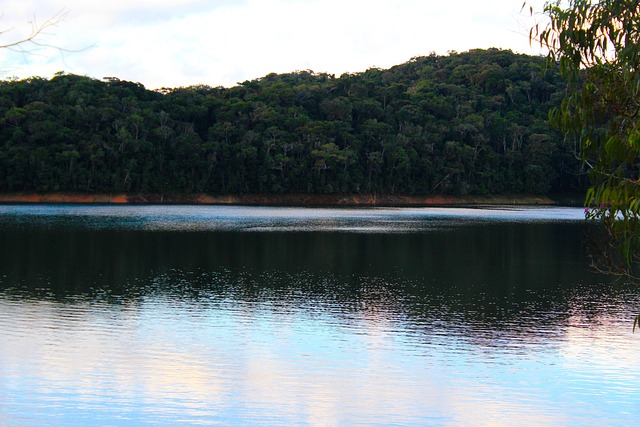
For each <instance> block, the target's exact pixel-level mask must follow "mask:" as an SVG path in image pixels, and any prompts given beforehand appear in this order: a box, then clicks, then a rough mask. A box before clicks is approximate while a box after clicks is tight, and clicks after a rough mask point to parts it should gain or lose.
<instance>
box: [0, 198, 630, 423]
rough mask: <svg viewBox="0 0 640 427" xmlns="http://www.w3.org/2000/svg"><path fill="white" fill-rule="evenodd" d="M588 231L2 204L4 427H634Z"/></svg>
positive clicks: (507, 216)
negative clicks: (219, 426)
mask: <svg viewBox="0 0 640 427" xmlns="http://www.w3.org/2000/svg"><path fill="white" fill-rule="evenodd" d="M582 217H583V214H582V212H581V211H580V210H575V209H558V208H553V209H551V208H538V209H291V208H249V207H204V206H198V207H196V206H124V207H118V206H64V205H61V206H0V425H2V426H3V425H9V426H13V425H28V426H32V425H78V426H80V425H88V424H92V425H178V424H180V425H214V424H222V425H339V426H343V425H487V426H488V425H527V426H531V425H572V426H574V425H593V426H595V425H634V424H635V423H636V422H637V419H639V418H640V361H639V359H638V354H640V338H639V337H640V335H638V334H637V333H636V334H635V335H634V334H633V333H632V325H633V317H634V315H635V314H636V313H637V311H638V309H639V307H640V298H638V292H637V291H638V290H637V289H636V288H632V287H630V286H625V285H623V284H620V283H611V280H610V279H609V278H607V277H604V276H600V275H597V274H595V273H593V272H591V271H590V270H589V269H588V259H587V256H586V253H585V250H584V245H583V241H584V239H585V233H586V231H587V226H586V225H585V224H584V223H583V222H582Z"/></svg>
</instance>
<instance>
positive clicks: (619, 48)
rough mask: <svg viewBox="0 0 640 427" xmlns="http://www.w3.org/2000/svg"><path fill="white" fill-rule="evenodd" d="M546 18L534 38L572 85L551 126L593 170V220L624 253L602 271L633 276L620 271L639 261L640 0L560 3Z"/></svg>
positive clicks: (590, 205)
mask: <svg viewBox="0 0 640 427" xmlns="http://www.w3.org/2000/svg"><path fill="white" fill-rule="evenodd" d="M544 14H545V15H546V16H547V17H548V23H547V24H546V25H544V26H543V27H542V28H541V27H540V25H536V26H535V27H533V28H532V30H531V34H530V36H531V38H533V39H538V40H539V41H540V43H541V44H542V45H543V46H546V47H547V48H548V49H549V55H548V59H549V60H550V61H549V62H550V63H553V64H558V65H559V68H560V73H561V75H562V76H563V77H564V78H565V79H566V81H567V82H568V92H567V94H566V96H565V97H564V100H563V101H562V104H561V105H560V107H558V108H557V109H555V110H553V111H552V113H551V119H552V123H554V124H556V125H557V126H559V127H560V128H561V130H562V131H563V133H564V134H565V136H566V137H567V138H569V139H572V140H574V141H576V142H577V144H578V145H579V147H580V151H581V154H582V158H583V161H584V162H585V164H586V165H588V166H589V167H590V168H591V179H592V185H591V187H590V188H589V190H588V191H587V195H586V205H587V207H588V209H587V217H588V218H590V219H595V220H599V221H601V222H603V223H604V224H605V226H606V229H607V231H608V232H609V233H610V235H611V236H612V237H613V239H612V240H610V241H609V243H608V244H611V245H613V246H612V248H614V249H615V250H614V251H613V252H615V253H617V254H618V255H619V257H618V258H616V257H610V256H608V257H605V258H603V259H604V260H606V262H605V265H604V267H606V268H609V269H610V270H611V271H612V272H616V271H618V272H623V273H625V274H629V272H630V270H629V269H623V270H621V269H620V267H621V266H627V267H630V268H633V265H634V264H635V265H637V264H638V262H639V261H640V254H639V253H638V249H640V227H639V221H638V220H639V219H640V169H639V166H640V165H639V164H638V161H639V160H640V159H639V156H640V116H639V115H638V114H639V112H640V1H638V0H599V1H594V0H569V1H560V0H554V1H548V2H547V3H546V4H545V7H544ZM604 252H606V253H609V254H611V253H612V252H611V251H604ZM616 259H618V260H620V261H622V263H620V262H616V261H615V260H616Z"/></svg>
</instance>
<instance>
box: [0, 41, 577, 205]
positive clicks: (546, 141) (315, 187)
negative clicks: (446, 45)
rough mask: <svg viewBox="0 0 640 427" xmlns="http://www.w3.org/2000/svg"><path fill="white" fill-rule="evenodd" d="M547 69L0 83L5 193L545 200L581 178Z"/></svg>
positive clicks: (495, 62) (557, 83)
mask: <svg viewBox="0 0 640 427" xmlns="http://www.w3.org/2000/svg"><path fill="white" fill-rule="evenodd" d="M543 61H544V59H543V58H539V57H532V56H527V55H519V54H514V53H512V52H511V51H505V50H498V49H489V50H472V51H469V52H465V53H455V52H452V53H450V54H449V55H447V56H438V55H435V54H432V55H429V56H426V57H418V58H413V59H411V60H410V61H409V62H406V63H404V64H401V65H398V66H395V67H392V68H390V69H388V70H382V69H375V68H374V69H369V70H367V71H364V72H360V73H347V74H343V75H342V76H340V77H335V76H333V75H328V74H325V73H314V72H312V71H298V72H293V73H288V74H269V75H267V76H265V77H262V78H259V79H256V80H252V81H246V82H243V83H239V84H238V85H237V86H234V87H230V88H223V87H209V86H191V87H184V88H173V89H161V90H155V91H152V90H147V89H145V87H144V86H143V85H142V84H139V83H132V82H128V81H122V80H119V79H117V78H113V77H105V78H104V79H102V80H97V79H93V78H89V77H84V76H78V75H68V74H64V73H58V74H57V75H56V76H54V77H53V78H51V79H44V78H35V77H34V78H29V79H25V80H13V81H11V80H6V81H2V82H0V191H2V192H17V191H20V192H23V191H26V192H31V191H33V192H54V191H76V192H89V193H93V192H96V193H98V192H127V193H158V194H159V193H211V194H244V193H298V192H305V193H377V194H460V195H464V194H479V195H485V194H492V195H495V194H506V193H531V194H548V193H562V192H574V191H581V190H583V189H584V188H585V185H586V182H585V178H584V176H583V174H581V171H580V167H581V163H580V161H579V160H578V159H576V158H575V155H574V152H573V151H574V147H573V146H572V145H570V144H567V143H566V142H564V141H563V139H562V137H561V135H560V134H559V133H558V132H556V131H555V130H553V129H552V128H551V127H550V126H549V124H548V111H549V110H550V109H551V108H552V107H554V106H556V105H558V104H559V103H560V101H561V99H562V97H563V90H564V83H563V81H562V80H561V79H560V77H559V75H558V73H557V72H555V71H554V70H547V71H546V72H545V73H543V72H542V71H541V65H542V62H543Z"/></svg>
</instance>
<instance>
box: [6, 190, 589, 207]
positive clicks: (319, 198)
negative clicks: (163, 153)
mask: <svg viewBox="0 0 640 427" xmlns="http://www.w3.org/2000/svg"><path fill="white" fill-rule="evenodd" d="M0 203H78V204H81V203H82V204H84V203H88V204H91V203H96V204H127V203H131V204H162V203H164V204H221V205H231V204H233V205H256V206H269V205H271V206H452V205H453V206H455V205H458V206H460V205H546V206H549V205H564V206H567V205H574V206H577V205H581V203H582V199H581V196H566V195H563V196H558V197H553V198H551V197H545V196H527V195H514V196H444V195H431V196H429V195H427V196H400V195H362V194H356V195H340V194H245V195H226V196H213V195H207V194H185V195H160V194H85V193H10V194H0Z"/></svg>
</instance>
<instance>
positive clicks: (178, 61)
mask: <svg viewBox="0 0 640 427" xmlns="http://www.w3.org/2000/svg"><path fill="white" fill-rule="evenodd" d="M535 3H537V4H538V5H540V4H541V3H542V1H541V0H538V1H537V2H534V4H535ZM521 6H522V2H521V0H497V1H493V2H491V5H490V6H489V5H488V4H487V3H486V2H478V1H476V0H460V1H458V2H455V3H449V2H442V1H435V0H395V1H393V0H384V1H383V0H366V1H365V0H351V1H349V0H322V1H320V0H247V1H231V0H224V1H207V0H185V1H181V2H177V1H175V0H153V1H152V0H141V1H135V2H131V1H124V0H111V1H107V0H93V1H90V2H87V1H79V0H69V1H66V2H65V1H58V2H55V1H54V2H51V1H45V0H25V1H23V2H21V5H20V7H19V8H12V9H11V16H9V14H8V12H6V11H5V14H4V17H3V20H2V21H0V22H2V23H4V24H7V25H5V26H4V27H3V28H7V27H8V26H9V27H13V26H15V27H16V29H15V30H14V31H15V33H14V34H20V33H18V30H19V29H23V30H24V29H25V28H28V26H27V24H26V22H27V21H28V20H29V19H31V17H32V16H34V15H36V16H37V17H38V18H39V19H40V20H42V19H44V18H46V17H49V16H53V15H54V14H55V13H56V12H58V11H60V10H63V9H64V10H66V11H68V15H67V17H66V19H65V21H64V22H62V23H61V24H60V25H58V26H57V27H56V28H55V29H53V30H51V31H49V33H50V34H47V35H46V37H45V38H44V39H45V41H46V43H51V44H55V45H56V46H60V47H64V48H66V49H69V50H75V52H62V53H61V52H57V51H55V50H37V51H36V53H37V54H36V55H16V54H15V53H12V52H6V51H2V52H0V61H2V64H4V68H3V69H2V71H3V72H4V73H5V75H12V74H15V75H18V76H21V77H22V76H28V75H42V76H49V75H51V74H52V73H54V72H56V71H59V70H65V71H67V72H72V73H77V74H86V75H90V76H92V77H98V78H100V77H103V76H117V77H119V78H122V79H126V80H133V81H139V82H141V83H144V84H145V85H146V86H147V87H150V88H156V87H161V86H169V87H175V86H182V85H189V84H200V83H202V84H209V85H214V86H215V85H224V86H231V85H234V84H236V83H237V82H239V81H244V80H247V79H254V78H258V77H262V76H264V75H265V74H268V73H270V72H276V73H282V72H289V71H294V70H302V69H312V70H314V71H318V72H329V73H333V74H337V75H339V74H341V73H343V72H347V71H349V72H358V71H364V70H365V69H367V68H369V67H372V66H378V67H382V68H387V67H390V66H393V65H396V64H400V63H403V62H405V61H407V60H409V59H410V58H411V57H413V56H420V55H427V54H429V53H430V52H431V51H435V52H437V53H441V54H444V53H446V52H447V51H449V50H457V51H464V50H468V49H471V48H487V47H501V48H510V49H513V50H516V51H519V52H527V53H534V54H535V53H538V51H539V50H536V49H535V48H534V49H531V48H529V46H528V40H527V29H526V26H527V25H528V22H529V21H528V20H527V18H526V17H525V16H521V15H519V11H520V7H521ZM3 40H6V39H3Z"/></svg>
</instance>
